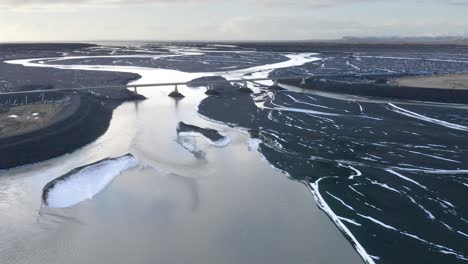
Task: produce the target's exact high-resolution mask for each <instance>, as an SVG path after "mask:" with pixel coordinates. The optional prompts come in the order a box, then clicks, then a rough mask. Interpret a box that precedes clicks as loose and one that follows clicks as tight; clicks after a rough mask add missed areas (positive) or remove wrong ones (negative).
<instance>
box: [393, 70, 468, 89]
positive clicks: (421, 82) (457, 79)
mask: <svg viewBox="0 0 468 264" xmlns="http://www.w3.org/2000/svg"><path fill="white" fill-rule="evenodd" d="M390 84H392V85H395V86H402V87H412V88H413V87H414V88H431V89H443V90H445V89H449V90H468V73H453V74H440V75H431V76H411V77H402V78H396V79H393V80H391V81H390Z"/></svg>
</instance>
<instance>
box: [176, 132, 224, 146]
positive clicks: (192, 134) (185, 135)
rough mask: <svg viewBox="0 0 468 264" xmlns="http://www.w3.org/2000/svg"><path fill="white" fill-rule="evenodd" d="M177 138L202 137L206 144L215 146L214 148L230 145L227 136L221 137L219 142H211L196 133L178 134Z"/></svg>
mask: <svg viewBox="0 0 468 264" xmlns="http://www.w3.org/2000/svg"><path fill="white" fill-rule="evenodd" d="M220 134H221V133H220ZM221 135H222V134H221ZM179 136H181V137H203V138H204V139H206V141H208V143H210V144H211V145H213V146H216V147H225V146H227V145H229V143H231V138H230V137H229V136H227V135H222V136H223V138H221V139H219V140H211V139H209V138H207V137H205V136H204V135H203V134H201V133H198V132H180V133H179Z"/></svg>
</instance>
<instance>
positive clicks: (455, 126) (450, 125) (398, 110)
mask: <svg viewBox="0 0 468 264" xmlns="http://www.w3.org/2000/svg"><path fill="white" fill-rule="evenodd" d="M389 105H390V106H391V107H392V109H391V110H392V111H393V112H395V113H398V114H401V115H405V116H408V117H411V118H415V119H419V120H422V121H426V122H430V123H433V124H437V125H441V126H444V127H448V128H451V129H456V130H461V131H467V132H468V127H466V126H462V125H458V124H453V123H450V122H446V121H442V120H439V119H435V118H431V117H427V116H423V115H420V114H418V113H415V112H411V111H409V110H406V109H404V108H401V107H398V106H396V105H394V104H392V103H389Z"/></svg>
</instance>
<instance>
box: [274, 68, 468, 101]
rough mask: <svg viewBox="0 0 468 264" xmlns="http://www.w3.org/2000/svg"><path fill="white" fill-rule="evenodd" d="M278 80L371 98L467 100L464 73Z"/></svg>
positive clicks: (467, 89)
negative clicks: (362, 79)
mask: <svg viewBox="0 0 468 264" xmlns="http://www.w3.org/2000/svg"><path fill="white" fill-rule="evenodd" d="M453 82H456V83H457V85H458V86H459V87H460V88H454V87H452V86H451V84H452V83H453ZM280 83H284V84H287V85H293V86H297V87H300V88H303V89H310V90H317V91H322V92H331V93H340V94H347V95H357V96H365V97H374V98H386V99H398V100H410V101H425V102H435V103H454V104H467V103H468V74H467V73H460V74H444V75H434V76H411V77H400V78H395V79H389V80H388V82H387V83H384V84H376V83H358V82H348V81H337V80H329V79H321V78H319V77H315V78H309V79H307V80H306V84H305V85H304V84H301V83H300V80H284V81H280Z"/></svg>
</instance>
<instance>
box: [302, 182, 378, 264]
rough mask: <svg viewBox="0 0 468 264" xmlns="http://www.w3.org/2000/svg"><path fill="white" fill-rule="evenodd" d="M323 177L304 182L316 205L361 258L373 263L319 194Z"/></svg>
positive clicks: (370, 263) (369, 263)
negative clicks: (307, 182)
mask: <svg viewBox="0 0 468 264" xmlns="http://www.w3.org/2000/svg"><path fill="white" fill-rule="evenodd" d="M323 179H326V178H321V179H319V180H317V181H316V182H315V183H310V184H306V185H307V187H308V188H309V190H310V191H311V192H312V194H313V195H314V198H315V201H316V202H317V205H318V206H319V207H320V209H322V210H323V211H324V212H325V213H326V214H327V215H328V216H329V217H330V218H331V219H332V220H333V222H334V223H335V224H336V226H337V227H338V228H339V229H340V230H341V231H342V232H343V233H344V234H345V235H346V236H347V237H348V238H349V239H350V240H351V242H352V244H353V246H354V248H355V249H356V251H357V252H358V253H359V255H361V257H362V258H363V260H364V261H365V262H366V263H367V264H375V261H374V259H373V258H372V256H371V255H370V254H369V253H367V251H366V249H365V248H364V247H363V246H362V245H361V244H360V243H359V241H358V240H357V239H356V237H355V236H354V235H353V234H352V233H351V231H350V230H349V229H348V227H346V225H345V224H344V223H343V221H342V220H341V219H340V217H339V216H338V215H336V214H335V213H334V212H333V210H332V209H331V208H330V206H329V205H328V204H327V202H325V199H323V197H322V195H321V194H320V189H319V184H320V181H321V180H323Z"/></svg>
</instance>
